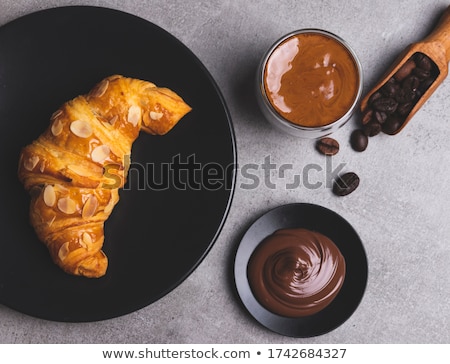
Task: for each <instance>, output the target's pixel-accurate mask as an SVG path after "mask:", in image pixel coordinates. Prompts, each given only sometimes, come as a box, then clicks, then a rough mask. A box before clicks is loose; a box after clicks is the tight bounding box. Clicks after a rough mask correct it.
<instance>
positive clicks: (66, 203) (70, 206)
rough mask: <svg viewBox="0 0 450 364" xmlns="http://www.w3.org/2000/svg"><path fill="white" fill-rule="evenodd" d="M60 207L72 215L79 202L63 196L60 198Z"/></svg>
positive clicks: (62, 210)
mask: <svg viewBox="0 0 450 364" xmlns="http://www.w3.org/2000/svg"><path fill="white" fill-rule="evenodd" d="M58 209H59V210H60V211H61V212H63V213H65V214H67V215H71V214H73V213H75V211H77V204H76V203H75V201H74V200H72V199H71V198H70V197H63V198H60V199H59V200H58Z"/></svg>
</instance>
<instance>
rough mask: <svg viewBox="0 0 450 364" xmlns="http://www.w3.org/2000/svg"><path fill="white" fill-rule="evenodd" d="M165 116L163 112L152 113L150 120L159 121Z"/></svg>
mask: <svg viewBox="0 0 450 364" xmlns="http://www.w3.org/2000/svg"><path fill="white" fill-rule="evenodd" d="M163 116H164V114H163V113H162V112H156V111H150V118H151V119H153V120H159V119H161V118H162V117H163Z"/></svg>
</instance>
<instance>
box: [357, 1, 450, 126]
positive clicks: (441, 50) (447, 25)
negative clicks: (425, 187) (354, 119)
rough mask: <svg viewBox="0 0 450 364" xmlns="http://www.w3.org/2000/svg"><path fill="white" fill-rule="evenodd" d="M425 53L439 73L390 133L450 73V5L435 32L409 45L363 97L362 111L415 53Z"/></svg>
mask: <svg viewBox="0 0 450 364" xmlns="http://www.w3.org/2000/svg"><path fill="white" fill-rule="evenodd" d="M418 52H419V53H423V54H424V55H426V56H428V57H429V58H430V59H431V60H432V61H433V62H434V63H435V65H436V66H437V68H438V70H439V74H438V75H437V77H436V79H435V80H434V82H433V83H432V84H431V85H430V86H429V87H428V89H427V90H426V91H425V92H424V93H423V94H422V96H421V97H420V98H419V99H418V100H417V101H416V103H415V105H414V107H413V108H412V109H411V111H410V112H409V113H408V114H407V115H406V116H404V117H403V120H404V121H403V124H401V126H400V127H399V128H397V129H396V130H395V131H392V132H389V133H388V134H397V133H398V132H400V131H401V130H402V129H403V128H404V127H405V125H406V124H407V123H408V122H409V121H410V120H411V118H412V117H413V116H414V114H415V113H416V112H417V111H418V110H419V109H420V107H421V106H422V105H423V104H424V103H425V102H426V101H427V100H428V98H429V97H430V96H431V94H432V93H433V92H434V91H435V90H436V88H437V87H438V86H439V85H440V84H441V83H442V81H443V80H444V79H445V78H446V77H447V74H448V62H449V60H450V6H449V7H448V8H447V9H446V10H445V12H444V13H443V15H442V16H441V18H440V20H439V22H438V24H437V25H436V27H435V28H434V30H433V32H432V33H431V34H429V35H428V36H427V37H426V38H425V39H423V40H422V41H421V42H417V43H413V44H411V45H410V46H408V47H407V48H406V49H405V50H404V51H403V52H402V53H401V54H400V55H399V57H398V58H397V60H396V61H395V62H394V64H393V65H392V66H391V68H389V69H388V70H387V72H386V73H385V74H384V76H383V77H382V79H381V80H380V81H379V82H378V83H377V84H376V85H375V86H374V87H373V89H372V90H371V91H370V92H369V93H368V94H367V95H366V96H365V97H364V98H363V99H362V101H361V111H362V112H363V113H364V112H365V111H366V110H367V108H368V106H369V105H368V101H369V98H370V97H371V96H372V94H374V93H375V92H377V91H378V90H379V89H380V88H381V87H382V86H383V85H384V84H385V83H386V82H387V81H389V80H391V78H392V77H393V76H394V75H395V74H396V72H397V71H398V70H399V69H400V68H401V67H402V66H403V65H404V64H405V62H407V61H408V60H409V59H410V58H411V57H412V56H413V55H414V54H415V53H418Z"/></svg>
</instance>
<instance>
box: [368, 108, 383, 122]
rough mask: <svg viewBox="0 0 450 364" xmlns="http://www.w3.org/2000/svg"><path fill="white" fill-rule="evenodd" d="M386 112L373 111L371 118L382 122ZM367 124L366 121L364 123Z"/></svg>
mask: <svg viewBox="0 0 450 364" xmlns="http://www.w3.org/2000/svg"><path fill="white" fill-rule="evenodd" d="M386 118H387V114H386V113H385V112H383V111H375V113H374V118H373V120H375V121H377V122H379V123H380V124H383V123H384V122H385V121H386ZM366 124H367V123H366Z"/></svg>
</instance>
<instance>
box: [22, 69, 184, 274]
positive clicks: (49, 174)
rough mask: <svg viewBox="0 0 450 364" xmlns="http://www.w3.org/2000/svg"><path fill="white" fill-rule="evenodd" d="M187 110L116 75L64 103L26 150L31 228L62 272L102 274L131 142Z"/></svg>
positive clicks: (167, 93)
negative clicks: (107, 223)
mask: <svg viewBox="0 0 450 364" xmlns="http://www.w3.org/2000/svg"><path fill="white" fill-rule="evenodd" d="M190 110H191V108H190V106H189V105H187V104H186V103H185V102H184V101H183V99H182V98H181V97H180V96H178V95H177V94H176V93H175V92H173V91H171V90H169V89H167V88H162V87H157V86H156V85H155V84H153V83H151V82H147V81H142V80H138V79H133V78H126V77H123V76H119V75H114V76H111V77H108V78H105V79H104V80H102V81H101V82H100V83H98V84H97V85H96V86H95V87H94V88H93V89H92V90H91V91H90V92H89V93H88V94H86V95H82V96H78V97H76V98H74V99H73V100H71V101H68V102H66V103H65V104H63V105H62V106H61V107H60V108H59V109H58V110H57V111H56V112H55V113H54V114H53V115H52V117H51V122H50V125H49V127H48V128H47V130H46V131H45V132H44V133H43V134H41V135H40V136H39V137H38V139H36V140H35V141H33V142H32V143H31V144H29V145H28V146H26V147H25V148H23V150H22V151H21V154H20V160H19V169H18V176H19V180H20V181H21V182H22V183H23V185H24V187H25V189H26V190H27V191H28V192H29V193H30V195H31V203H30V221H31V224H32V226H33V227H34V229H35V231H36V234H37V236H38V238H39V239H40V240H41V241H42V242H44V243H45V245H46V246H47V248H48V250H49V252H50V255H51V257H52V259H53V261H54V262H55V263H56V264H57V265H58V266H60V267H61V268H62V269H63V270H64V271H65V272H67V273H70V274H73V275H81V276H85V277H101V276H103V275H104V274H105V273H106V270H107V266H108V259H107V257H106V255H105V254H104V253H103V251H102V246H103V241H104V223H105V221H106V220H107V219H108V217H109V215H110V214H111V212H112V210H113V208H114V206H115V205H116V204H117V202H118V201H119V193H118V191H119V189H120V188H122V187H123V186H124V184H125V181H126V176H127V172H128V167H129V164H130V155H131V147H132V144H133V142H134V141H135V139H136V138H137V137H138V135H139V132H140V131H141V130H143V131H144V132H146V133H149V134H155V135H164V134H166V133H167V132H169V131H170V130H171V129H172V128H173V127H174V126H175V125H176V124H177V122H178V121H179V120H180V119H181V118H182V117H183V116H184V115H185V114H186V113H188V112H189V111H190ZM106 170H113V171H114V175H115V176H118V177H119V178H116V179H114V180H111V178H109V177H108V175H109V176H110V175H111V174H108V173H105V171H106ZM118 181H119V182H118Z"/></svg>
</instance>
